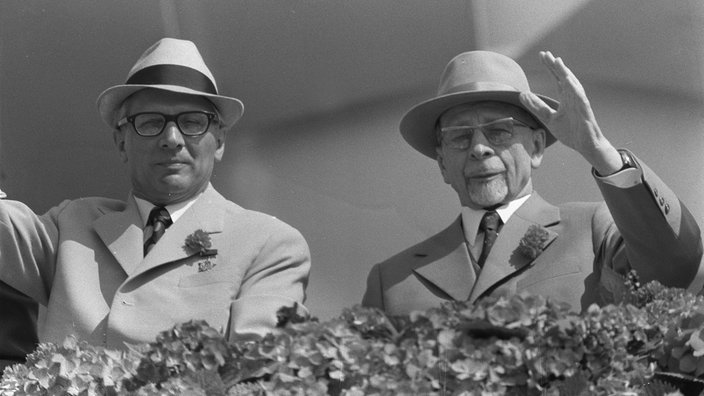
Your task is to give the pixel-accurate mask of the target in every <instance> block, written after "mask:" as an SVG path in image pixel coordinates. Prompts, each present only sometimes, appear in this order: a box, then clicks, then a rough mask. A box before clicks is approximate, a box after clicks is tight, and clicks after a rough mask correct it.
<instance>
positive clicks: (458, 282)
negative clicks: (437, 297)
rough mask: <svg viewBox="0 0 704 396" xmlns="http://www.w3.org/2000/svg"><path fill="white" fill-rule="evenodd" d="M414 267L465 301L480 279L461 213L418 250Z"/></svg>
mask: <svg viewBox="0 0 704 396" xmlns="http://www.w3.org/2000/svg"><path fill="white" fill-rule="evenodd" d="M414 256H415V257H416V258H417V259H418V260H417V261H416V263H415V268H414V269H413V271H414V272H415V273H416V274H417V275H418V276H420V277H421V278H423V279H424V280H425V281H427V282H429V283H431V284H432V285H433V286H435V287H437V288H438V289H440V290H441V291H442V292H444V293H446V294H447V295H448V296H449V297H451V298H452V299H454V300H457V301H464V300H466V299H467V297H468V296H469V291H470V290H471V288H472V285H473V284H474V282H475V280H476V274H475V272H474V269H473V268H472V264H471V261H470V258H469V252H468V250H467V245H466V243H465V240H464V232H463V231H462V220H461V217H458V218H457V220H455V221H454V222H453V223H452V224H451V225H450V226H449V227H448V228H446V229H445V230H443V231H441V232H440V233H438V234H437V235H435V236H434V237H432V238H431V239H430V240H428V243H426V244H424V245H422V247H421V248H419V250H418V251H416V252H414Z"/></svg>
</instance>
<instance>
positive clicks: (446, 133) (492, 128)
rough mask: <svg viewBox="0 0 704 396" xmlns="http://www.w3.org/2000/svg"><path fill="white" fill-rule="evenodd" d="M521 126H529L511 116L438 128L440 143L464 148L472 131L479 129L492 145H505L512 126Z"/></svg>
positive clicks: (510, 135)
mask: <svg viewBox="0 0 704 396" xmlns="http://www.w3.org/2000/svg"><path fill="white" fill-rule="evenodd" d="M516 126H522V127H526V128H531V127H530V126H529V125H527V124H526V123H524V122H522V121H519V120H516V119H514V118H512V117H508V118H501V119H498V120H495V121H491V122H487V123H485V124H480V125H458V126H449V127H443V128H440V132H441V133H442V143H443V144H444V145H445V146H447V147H449V148H452V149H456V150H466V149H468V148H469V147H470V146H471V144H472V137H473V136H474V131H476V130H479V131H481V132H482V133H483V134H484V137H486V140H487V141H488V142H489V143H490V144H491V145H492V146H506V145H507V144H509V143H511V141H512V140H513V136H514V134H515V130H514V128H515V127H516Z"/></svg>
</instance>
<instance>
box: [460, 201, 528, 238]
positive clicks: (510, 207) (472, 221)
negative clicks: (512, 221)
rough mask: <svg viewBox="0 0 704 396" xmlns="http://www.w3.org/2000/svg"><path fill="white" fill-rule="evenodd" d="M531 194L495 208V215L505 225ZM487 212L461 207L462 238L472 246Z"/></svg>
mask: <svg viewBox="0 0 704 396" xmlns="http://www.w3.org/2000/svg"><path fill="white" fill-rule="evenodd" d="M530 196H531V194H528V195H525V196H523V197H520V198H517V199H514V200H513V201H511V202H509V203H507V204H504V205H501V206H500V207H498V208H496V213H498V214H499V217H501V221H502V222H503V223H504V224H506V223H507V222H508V219H509V218H511V216H513V214H514V213H515V212H516V210H518V208H520V207H521V205H523V203H525V202H526V201H527V200H528V198H530ZM486 212H487V211H486V210H484V209H472V208H468V207H466V206H463V207H462V230H463V231H464V238H465V240H466V241H467V242H468V243H469V244H470V245H474V241H475V240H476V239H477V233H478V232H479V223H480V222H481V221H482V217H484V213H486Z"/></svg>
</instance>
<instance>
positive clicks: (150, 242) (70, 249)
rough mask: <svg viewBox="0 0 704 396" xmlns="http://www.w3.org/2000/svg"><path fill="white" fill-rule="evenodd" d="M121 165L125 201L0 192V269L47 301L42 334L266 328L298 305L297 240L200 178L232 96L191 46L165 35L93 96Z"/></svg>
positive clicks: (134, 338)
mask: <svg viewBox="0 0 704 396" xmlns="http://www.w3.org/2000/svg"><path fill="white" fill-rule="evenodd" d="M98 110H99V112H100V115H101V117H102V119H103V120H104V121H105V122H106V123H107V124H108V126H110V127H111V128H113V130H114V131H113V139H114V142H115V145H116V147H117V150H118V153H119V155H120V158H121V159H122V161H123V162H124V163H125V165H126V169H127V172H128V174H129V177H130V180H131V184H132V190H131V191H130V193H129V194H128V196H127V199H126V200H125V201H118V200H112V199H106V198H83V199H78V200H73V201H65V202H63V203H61V204H60V205H58V206H56V207H55V208H53V209H51V210H50V211H49V212H48V213H46V214H43V215H36V214H34V213H33V212H32V211H31V210H30V209H29V208H28V207H26V206H25V205H23V204H22V203H20V202H16V201H11V200H2V201H0V280H2V281H4V282H6V283H7V284H9V285H10V286H12V287H14V288H15V289H17V290H18V291H20V292H22V293H24V294H26V295H27V296H29V297H31V298H32V299H34V300H35V301H37V302H39V303H40V304H43V305H45V306H46V307H47V315H46V320H45V321H44V323H43V327H42V328H40V332H39V334H40V341H49V342H61V341H62V340H63V339H64V338H65V337H66V336H67V335H71V334H73V335H76V336H77V337H78V338H79V339H85V340H88V341H89V342H91V343H93V344H96V345H104V346H107V347H110V348H123V347H124V345H125V342H127V343H140V342H148V341H152V340H153V339H154V337H155V336H156V334H157V333H158V332H160V331H163V330H165V329H168V328H170V327H171V326H173V325H174V324H176V323H179V322H184V321H188V320H190V319H203V320H206V321H207V322H208V323H209V324H210V325H211V326H213V327H215V328H218V329H221V330H222V331H223V332H224V333H225V334H226V335H227V336H233V335H235V334H249V333H264V332H266V331H267V330H269V329H271V328H272V327H273V326H274V325H275V323H276V312H277V310H278V309H279V308H281V307H282V306H292V305H294V304H295V303H299V304H300V303H302V302H303V301H304V296H305V288H306V284H307V280H308V274H309V269H310V256H309V250H308V246H307V244H306V242H305V240H304V239H303V237H302V236H301V234H300V233H299V232H298V231H296V230H295V229H293V228H292V227H290V226H289V225H287V224H284V223H283V222H281V221H279V220H277V219H275V218H273V217H271V216H268V215H265V214H262V213H258V212H253V211H250V210H246V209H243V208H242V207H240V206H238V205H237V204H235V203H233V202H230V201H228V200H226V199H225V198H223V196H221V195H220V194H219V193H218V192H217V191H215V189H214V188H213V187H212V185H211V184H210V177H211V174H212V171H213V167H214V165H215V163H216V162H218V161H220V159H221V158H222V156H223V153H224V149H225V138H226V131H227V130H228V129H229V128H230V127H232V126H233V125H234V124H235V122H236V121H237V120H238V119H239V118H240V117H241V115H242V111H243V106H242V103H241V102H240V101H239V100H237V99H235V98H230V97H226V96H222V95H220V94H218V91H217V87H216V83H215V79H214V78H213V75H212V74H211V72H210V71H209V69H208V68H207V66H206V65H205V63H204V61H203V59H202V58H201V55H200V53H199V52H198V49H197V48H196V46H195V45H194V44H193V43H192V42H190V41H186V40H176V39H170V38H165V39H162V40H160V41H158V42H157V43H156V44H154V45H153V46H152V47H150V48H149V49H147V50H146V51H145V52H144V54H143V55H142V56H141V57H140V58H139V60H138V61H137V63H136V64H135V65H134V67H133V68H132V70H130V72H129V74H128V76H127V81H126V83H125V84H122V85H117V86H114V87H111V88H109V89H107V90H106V91H104V92H103V93H102V94H101V95H100V96H99V98H98Z"/></svg>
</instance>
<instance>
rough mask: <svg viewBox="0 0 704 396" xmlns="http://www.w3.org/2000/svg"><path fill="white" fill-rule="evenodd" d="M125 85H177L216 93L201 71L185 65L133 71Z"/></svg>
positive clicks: (151, 67)
mask: <svg viewBox="0 0 704 396" xmlns="http://www.w3.org/2000/svg"><path fill="white" fill-rule="evenodd" d="M126 84H127V85H178V86H181V87H186V88H190V89H192V90H195V91H199V92H204V93H209V94H213V95H217V94H218V91H217V89H215V85H214V84H213V82H212V81H210V79H209V78H208V77H207V76H206V75H205V74H203V73H201V72H199V71H197V70H195V69H192V68H190V67H186V66H179V65H154V66H149V67H145V68H144V69H142V70H140V71H138V72H136V73H134V74H133V75H132V76H130V78H128V79H127V82H126Z"/></svg>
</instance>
